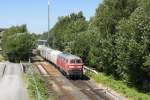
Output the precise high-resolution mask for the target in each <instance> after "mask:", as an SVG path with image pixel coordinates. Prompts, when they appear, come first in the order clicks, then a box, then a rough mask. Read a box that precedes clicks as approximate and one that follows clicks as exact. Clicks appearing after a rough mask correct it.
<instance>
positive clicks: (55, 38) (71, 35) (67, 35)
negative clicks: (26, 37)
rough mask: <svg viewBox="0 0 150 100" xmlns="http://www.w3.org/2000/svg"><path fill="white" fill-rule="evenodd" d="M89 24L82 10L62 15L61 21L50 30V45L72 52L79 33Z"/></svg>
mask: <svg viewBox="0 0 150 100" xmlns="http://www.w3.org/2000/svg"><path fill="white" fill-rule="evenodd" d="M87 26H88V24H87V22H86V21H85V17H84V16H83V14H82V12H79V13H78V14H74V13H72V14H70V15H69V16H65V17H60V18H59V21H58V22H57V23H56V25H55V26H54V27H53V29H52V30H51V32H50V39H49V40H50V41H49V42H50V46H52V47H54V48H57V49H60V50H64V51H68V52H72V50H73V49H74V47H75V42H76V40H77V37H78V35H79V34H80V32H83V31H85V30H86V29H87ZM72 46H73V47H72Z"/></svg>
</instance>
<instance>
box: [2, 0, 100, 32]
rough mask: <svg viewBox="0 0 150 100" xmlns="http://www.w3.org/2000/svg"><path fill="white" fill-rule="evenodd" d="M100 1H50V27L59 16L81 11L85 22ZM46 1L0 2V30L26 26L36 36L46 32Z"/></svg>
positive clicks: (20, 0)
mask: <svg viewBox="0 0 150 100" xmlns="http://www.w3.org/2000/svg"><path fill="white" fill-rule="evenodd" d="M101 2H102V0H50V27H51V28H52V27H53V26H54V25H55V23H56V22H57V20H58V17H60V16H66V15H69V14H71V13H73V12H75V13H77V12H79V11H82V12H83V14H84V16H85V17H86V19H87V20H89V19H90V17H92V16H94V14H95V10H96V8H97V7H98V5H99V4H100V3H101ZM47 6H48V0H0V12H1V14H0V28H8V27H10V26H12V25H15V26H16V25H22V24H27V27H28V31H29V32H32V33H33V32H34V33H37V34H40V33H43V32H46V31H47V30H48V17H47V16H48V7H47Z"/></svg>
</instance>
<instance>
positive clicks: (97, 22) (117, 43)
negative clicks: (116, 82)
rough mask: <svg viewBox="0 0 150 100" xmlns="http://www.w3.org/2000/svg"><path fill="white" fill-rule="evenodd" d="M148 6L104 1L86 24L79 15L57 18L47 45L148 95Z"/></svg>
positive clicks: (144, 1)
mask: <svg viewBox="0 0 150 100" xmlns="http://www.w3.org/2000/svg"><path fill="white" fill-rule="evenodd" d="M149 5H150V1H149V0H104V1H103V3H102V4H100V5H99V7H98V8H97V9H96V14H95V16H94V17H92V18H91V19H90V21H89V22H87V21H86V20H85V17H84V16H83V14H82V12H79V13H78V14H74V13H72V14H70V15H69V16H65V17H60V18H59V20H58V22H57V23H56V25H55V26H54V27H53V28H52V30H51V31H50V38H49V44H50V46H51V47H53V48H55V49H59V50H62V51H65V52H66V51H67V52H70V53H73V54H76V55H78V56H80V57H82V59H83V61H84V63H85V64H86V65H88V66H91V67H94V68H96V69H97V70H98V71H103V72H105V73H107V74H109V75H113V76H114V77H115V78H116V79H120V80H123V81H124V82H126V83H127V84H128V85H129V86H135V87H137V89H139V90H140V91H142V92H150V78H149V77H150V74H149V73H150V56H149V55H150V7H149Z"/></svg>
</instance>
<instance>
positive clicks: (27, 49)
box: [4, 33, 34, 62]
mask: <svg viewBox="0 0 150 100" xmlns="http://www.w3.org/2000/svg"><path fill="white" fill-rule="evenodd" d="M33 40H34V39H33V38H32V36H31V35H30V34H29V33H17V34H14V35H11V36H9V37H8V39H7V41H6V44H5V46H4V47H5V52H6V54H7V57H8V59H9V60H10V61H16V62H18V61H20V60H25V59H27V58H28V57H29V56H30V54H31V51H32V49H33V48H34V41H33Z"/></svg>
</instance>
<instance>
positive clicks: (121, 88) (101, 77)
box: [86, 72, 150, 100]
mask: <svg viewBox="0 0 150 100" xmlns="http://www.w3.org/2000/svg"><path fill="white" fill-rule="evenodd" d="M86 75H87V76H89V77H91V78H93V79H94V80H96V82H98V83H101V84H103V85H104V86H107V87H109V88H111V89H113V90H115V91H117V92H119V93H121V94H123V95H125V96H126V97H127V98H129V100H150V94H144V93H140V92H138V91H137V90H136V89H135V88H133V87H129V86H128V85H127V84H126V83H124V82H123V81H119V80H115V79H114V78H113V77H112V76H107V75H106V74H104V73H98V74H94V73H90V72H86Z"/></svg>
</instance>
